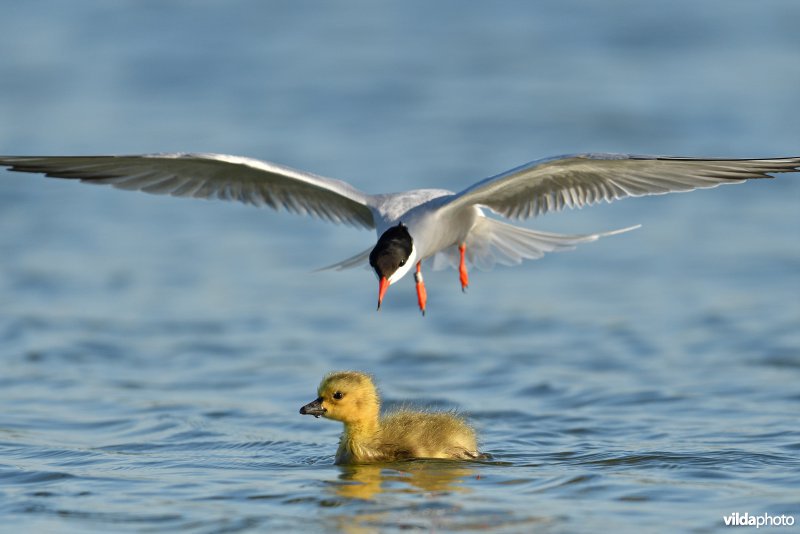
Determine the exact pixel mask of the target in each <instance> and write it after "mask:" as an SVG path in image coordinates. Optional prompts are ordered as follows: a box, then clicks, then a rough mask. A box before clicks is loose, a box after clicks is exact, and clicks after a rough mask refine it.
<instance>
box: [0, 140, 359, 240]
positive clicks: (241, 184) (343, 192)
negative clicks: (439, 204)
mask: <svg viewBox="0 0 800 534" xmlns="http://www.w3.org/2000/svg"><path fill="white" fill-rule="evenodd" d="M0 166H5V167H8V168H9V169H10V170H12V171H19V172H34V173H43V174H44V175H46V176H51V177H54V178H72V179H77V180H80V181H82V182H88V183H95V184H110V185H112V186H114V187H117V188H120V189H131V190H136V191H145V192H147V193H156V194H168V195H173V196H185V197H194V198H218V199H222V200H238V201H240V202H244V203H247V204H254V205H256V206H260V205H263V204H266V205H268V206H270V207H272V208H274V209H281V208H284V209H286V210H288V211H293V212H295V213H299V214H309V215H314V216H316V217H320V218H322V219H325V220H328V221H331V222H335V223H344V224H350V225H353V226H362V227H365V228H375V221H374V220H373V216H372V210H371V209H370V207H369V203H370V199H371V197H370V196H369V195H367V194H365V193H363V192H361V191H359V190H358V189H356V188H355V187H353V186H351V185H350V184H348V183H347V182H343V181H341V180H334V179H332V178H324V177H322V176H317V175H315V174H311V173H307V172H303V171H298V170H295V169H292V168H289V167H284V166H282V165H277V164H275V163H270V162H267V161H261V160H257V159H252V158H244V157H240V156H228V155H223V154H186V153H176V154H142V155H135V156H43V157H37V156H0Z"/></svg>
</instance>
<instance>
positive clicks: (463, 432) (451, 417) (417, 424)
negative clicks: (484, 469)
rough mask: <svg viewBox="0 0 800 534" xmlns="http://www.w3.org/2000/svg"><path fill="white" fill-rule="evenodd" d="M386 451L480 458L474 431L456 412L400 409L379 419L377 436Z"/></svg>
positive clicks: (397, 456)
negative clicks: (425, 411) (426, 411)
mask: <svg viewBox="0 0 800 534" xmlns="http://www.w3.org/2000/svg"><path fill="white" fill-rule="evenodd" d="M376 437H377V438H378V440H379V441H380V445H378V446H379V447H380V448H381V449H384V450H385V452H386V455H387V456H389V457H394V458H393V459H402V458H454V459H469V458H477V457H478V456H479V453H478V445H477V442H476V439H475V431H474V430H473V429H472V427H470V426H469V425H468V424H467V423H466V422H465V421H464V420H463V419H462V418H461V417H459V416H458V415H456V414H453V413H444V412H442V413H424V412H413V411H409V410H399V411H397V412H394V413H391V414H389V415H387V416H385V417H383V418H382V419H381V420H380V431H379V433H378V436H376Z"/></svg>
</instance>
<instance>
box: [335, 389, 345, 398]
mask: <svg viewBox="0 0 800 534" xmlns="http://www.w3.org/2000/svg"><path fill="white" fill-rule="evenodd" d="M342 397H344V393H342V392H341V391H336V392H334V393H333V398H334V399H336V400H342Z"/></svg>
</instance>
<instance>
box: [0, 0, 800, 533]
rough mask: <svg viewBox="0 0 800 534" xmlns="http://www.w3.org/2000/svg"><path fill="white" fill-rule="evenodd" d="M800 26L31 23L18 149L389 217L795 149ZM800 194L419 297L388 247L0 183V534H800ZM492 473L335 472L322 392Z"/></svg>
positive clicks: (666, 216) (231, 18)
mask: <svg viewBox="0 0 800 534" xmlns="http://www.w3.org/2000/svg"><path fill="white" fill-rule="evenodd" d="M798 18H800V5H798V4H797V2H794V1H792V0H785V1H774V2H770V3H768V4H760V3H752V2H744V1H721V0H720V1H710V2H705V3H702V4H700V5H697V3H695V2H689V1H678V2H671V3H670V4H669V5H659V6H657V7H656V6H655V5H654V4H651V3H648V4H642V3H640V2H632V1H631V2H627V1H615V2H607V3H602V4H599V3H594V2H540V3H536V4H533V3H526V2H510V3H504V4H502V5H497V4H485V5H484V4H480V5H477V4H475V5H472V4H470V5H467V4H464V3H461V2H440V3H436V4H430V3H427V2H406V3H403V4H402V5H400V4H398V5H393V6H376V5H374V4H373V3H370V2H348V3H337V4H333V3H330V4H316V3H315V4H311V3H305V2H293V3H283V4H274V5H270V4H268V3H256V2H226V3H224V5H223V4H222V3H214V2H158V3H149V2H126V3H116V4H113V5H110V4H108V3H106V2H99V1H97V2H91V1H89V2H82V3H80V4H74V3H73V4H70V5H66V4H64V3H61V2H38V3H21V2H18V3H15V4H13V5H8V6H6V7H5V8H4V14H3V19H4V25H3V26H4V31H3V32H2V33H1V34H0V50H2V51H3V53H2V54H0V72H2V75H1V76H0V147H2V152H5V153H22V154H37V153H42V154H86V153H137V152H156V151H173V150H192V151H215V152H227V153H235V154H242V155H249V156H254V157H261V158H265V159H270V160H273V161H277V162H280V163H284V164H287V165H292V166H295V167H299V168H303V169H308V170H311V171H314V172H317V173H320V174H324V175H329V176H334V177H339V178H344V179H347V180H350V181H352V182H353V183H354V184H356V185H357V186H358V187H360V188H363V189H365V190H367V191H373V192H378V191H386V190H398V189H406V188H412V187H419V186H425V185H435V186H442V187H449V188H452V189H459V188H462V187H464V186H466V185H467V184H469V183H471V182H473V181H475V180H477V179H480V178H483V177H485V176H488V175H491V174H494V173H497V172H500V171H502V170H505V169H507V168H510V167H512V166H515V165H518V164H520V163H523V162H525V161H529V160H531V159H535V158H538V157H543V156H549V155H553V154H559V153H568V152H577V151H588V150H594V151H599V150H606V151H620V152H639V153H665V154H682V155H709V154H711V155H720V156H738V157H743V156H782V155H796V154H798V147H800V132H799V131H798V129H797V120H796V113H795V110H796V109H798V106H799V105H800V93H798V91H797V87H798V86H800V67H798V65H800V64H799V63H798V62H797V57H798V54H799V53H800V34H798V33H797V31H796V21H797V20H798ZM798 200H800V176H798V175H788V176H782V177H780V178H779V179H776V180H772V181H761V182H758V183H749V184H744V185H737V186H732V187H723V188H719V189H715V190H711V191H701V192H696V193H692V194H687V195H671V196H667V197H657V198H646V199H636V200H627V201H623V202H619V203H615V204H612V205H608V206H606V205H604V206H597V207H593V208H590V209H585V210H582V211H578V212H575V211H571V212H565V213H563V214H558V215H548V216H547V217H544V218H542V219H540V220H538V221H536V222H535V223H531V224H530V226H534V227H537V228H542V229H548V230H554V231H562V232H595V231H604V230H610V229H614V228H621V227H625V226H629V225H632V224H636V223H642V224H643V225H644V226H643V227H642V228H641V229H640V230H637V231H636V232H633V233H629V234H625V235H622V236H616V237H610V238H607V239H604V240H601V241H600V242H598V243H593V244H588V245H584V246H582V247H580V248H579V249H577V250H575V251H572V252H568V253H563V254H555V255H550V256H548V257H546V258H544V259H542V260H540V261H537V262H531V263H528V264H525V265H523V266H521V267H517V268H514V269H507V268H506V269H497V270H495V271H493V272H489V273H482V272H479V271H475V272H473V273H471V286H470V288H469V291H468V293H467V294H466V295H462V294H461V292H460V290H459V286H458V278H457V274H456V273H455V272H454V271H442V272H432V271H428V272H427V273H426V281H427V283H428V292H429V312H428V315H427V316H426V317H425V318H424V319H423V318H421V317H420V316H419V313H418V311H417V310H416V309H415V307H416V298H415V295H414V291H413V284H412V282H411V280H404V281H403V282H401V283H400V284H398V285H396V286H393V287H392V288H390V290H389V292H388V293H387V298H386V300H385V302H384V309H383V310H382V311H381V312H380V313H376V312H375V311H374V306H375V299H376V292H377V284H376V283H375V280H374V277H373V276H372V275H371V274H370V273H369V272H367V271H363V270H355V271H348V272H342V273H319V274H312V273H311V271H312V270H313V269H314V268H316V267H319V266H322V265H326V264H329V263H331V262H334V261H337V260H339V259H342V258H344V257H347V256H348V255H351V254H353V253H355V252H357V251H359V250H362V249H363V248H365V247H366V246H367V245H368V244H369V243H370V241H371V240H373V239H374V237H373V236H372V235H371V234H369V233H367V232H360V231H357V230H354V229H349V228H340V227H335V226H329V225H326V224H324V223H322V222H318V221H314V220H310V219H309V220H306V219H303V218H299V217H296V216H292V215H287V214H276V213H273V212H270V211H268V210H256V209H252V208H248V207H243V206H238V205H233V204H224V203H213V202H201V201H189V200H185V199H172V198H161V197H154V196H148V195H143V194H133V193H127V192H120V191H114V190H107V189H105V188H100V187H90V186H86V185H81V184H75V183H67V182H64V181H58V180H47V179H44V178H39V177H34V176H27V175H12V174H7V173H0V258H2V261H0V347H2V349H1V350H0V358H2V375H0V402H2V407H3V409H2V410H0V514H2V521H0V530H4V531H9V532H11V531H13V532H19V531H28V532H110V531H114V532H131V531H145V532H153V531H169V532H175V531H189V532H220V531H251V532H257V531H279V530H280V531H284V530H303V531H337V530H342V531H352V532H362V531H363V532H368V531H373V530H380V531H399V530H406V529H410V530H424V531H430V530H434V531H460V530H478V529H480V530H488V531H496V532H517V531H531V530H541V531H546V532H548V531H549V532H565V531H567V532H578V531H596V530H598V529H606V530H614V531H636V532H639V531H695V532H710V531H716V530H723V529H724V528H725V527H724V526H723V516H724V515H727V514H730V513H732V512H736V511H738V512H740V513H745V512H748V513H750V514H751V515H752V514H764V513H768V514H771V515H780V514H790V515H793V517H794V518H795V520H800V474H799V473H800V430H799V429H800V426H799V425H798V422H800V421H798V413H800V393H798V391H800V390H799V389H798V384H800V329H799V328H798V326H799V325H800V299H798V298H797V297H798V293H799V292H800V240H799V239H798V235H799V234H798V230H800V210H798V209H797V206H798ZM347 368H354V369H360V370H364V371H368V372H372V373H374V374H375V376H376V377H377V379H378V381H379V385H380V387H381V390H382V392H383V395H384V397H385V399H386V401H387V404H388V405H390V406H391V404H393V403H398V402H404V401H412V402H414V403H416V404H418V405H421V406H429V407H433V408H445V409H449V408H456V409H459V410H461V411H462V412H464V413H465V414H467V415H468V417H469V418H470V419H471V420H472V421H473V422H474V424H475V426H476V428H477V430H478V432H479V436H480V443H481V448H482V450H483V451H486V452H488V453H490V454H491V456H492V458H491V459H490V460H487V461H481V462H472V463H456V464H453V463H448V462H430V461H419V462H410V463H403V464H394V465H385V466H366V467H355V468H353V467H338V466H334V465H332V462H333V454H334V452H335V448H336V440H337V436H338V434H339V432H340V426H339V425H338V424H336V423H334V422H331V421H326V420H316V419H313V418H310V417H302V416H300V415H299V414H298V413H297V411H298V409H299V407H300V406H301V405H302V404H304V403H306V402H308V401H309V400H311V399H313V398H314V396H315V388H316V385H317V383H318V381H319V380H320V378H321V377H322V376H323V374H324V373H326V372H328V371H330V370H335V369H347Z"/></svg>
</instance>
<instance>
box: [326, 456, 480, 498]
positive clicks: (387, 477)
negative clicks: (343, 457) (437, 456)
mask: <svg viewBox="0 0 800 534" xmlns="http://www.w3.org/2000/svg"><path fill="white" fill-rule="evenodd" d="M467 465H468V464H464V463H463V462H456V461H435V460H415V461H410V462H403V463H402V464H392V465H391V466H386V465H351V466H343V467H342V468H341V469H342V473H341V475H340V476H339V480H338V481H337V482H336V483H334V484H333V485H332V487H331V491H332V492H333V493H335V494H336V495H337V496H339V497H344V498H347V499H372V498H374V497H375V496H377V495H378V494H380V493H384V492H385V493H420V492H428V493H440V492H469V491H470V489H469V488H468V487H465V486H464V479H465V478H468V477H472V476H475V471H474V470H473V469H470V468H469V467H468V466H467Z"/></svg>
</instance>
